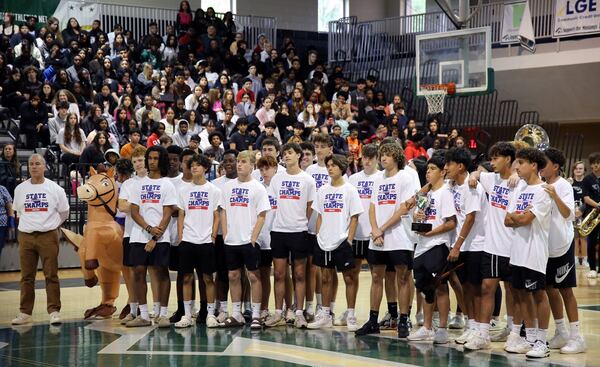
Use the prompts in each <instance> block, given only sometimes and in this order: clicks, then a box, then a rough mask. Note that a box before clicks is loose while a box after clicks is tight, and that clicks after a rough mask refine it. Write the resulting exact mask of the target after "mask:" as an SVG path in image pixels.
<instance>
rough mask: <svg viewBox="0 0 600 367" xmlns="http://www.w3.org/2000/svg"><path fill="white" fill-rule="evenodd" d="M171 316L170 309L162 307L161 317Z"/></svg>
mask: <svg viewBox="0 0 600 367" xmlns="http://www.w3.org/2000/svg"><path fill="white" fill-rule="evenodd" d="M168 314H169V308H168V307H166V306H160V315H161V316H167V315H168Z"/></svg>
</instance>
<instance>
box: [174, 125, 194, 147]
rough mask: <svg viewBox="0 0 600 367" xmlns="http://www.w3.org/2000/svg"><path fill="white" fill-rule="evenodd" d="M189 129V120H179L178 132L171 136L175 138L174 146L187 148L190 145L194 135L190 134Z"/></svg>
mask: <svg viewBox="0 0 600 367" xmlns="http://www.w3.org/2000/svg"><path fill="white" fill-rule="evenodd" d="M188 128H189V123H188V121H187V120H184V119H181V120H179V123H178V124H177V131H175V133H174V134H173V135H172V136H171V138H173V144H175V145H177V146H178V147H180V148H186V147H187V146H188V145H189V143H190V138H191V137H192V134H190V132H189V130H188Z"/></svg>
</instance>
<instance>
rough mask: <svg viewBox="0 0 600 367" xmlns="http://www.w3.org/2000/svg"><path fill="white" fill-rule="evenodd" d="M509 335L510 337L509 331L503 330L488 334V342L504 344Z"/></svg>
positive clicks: (507, 329)
mask: <svg viewBox="0 0 600 367" xmlns="http://www.w3.org/2000/svg"><path fill="white" fill-rule="evenodd" d="M509 335H510V329H509V328H504V329H502V330H500V331H498V332H495V333H493V334H490V340H491V341H493V342H504V341H506V340H507V338H508V336H509Z"/></svg>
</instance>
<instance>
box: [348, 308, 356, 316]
mask: <svg viewBox="0 0 600 367" xmlns="http://www.w3.org/2000/svg"><path fill="white" fill-rule="evenodd" d="M348 317H356V316H355V315H354V309H353V308H349V309H348Z"/></svg>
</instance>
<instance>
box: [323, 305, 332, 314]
mask: <svg viewBox="0 0 600 367" xmlns="http://www.w3.org/2000/svg"><path fill="white" fill-rule="evenodd" d="M322 310H323V315H325V316H329V314H330V312H331V309H330V308H329V307H323V308H322Z"/></svg>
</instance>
